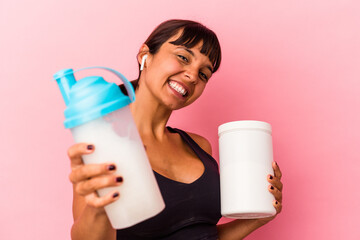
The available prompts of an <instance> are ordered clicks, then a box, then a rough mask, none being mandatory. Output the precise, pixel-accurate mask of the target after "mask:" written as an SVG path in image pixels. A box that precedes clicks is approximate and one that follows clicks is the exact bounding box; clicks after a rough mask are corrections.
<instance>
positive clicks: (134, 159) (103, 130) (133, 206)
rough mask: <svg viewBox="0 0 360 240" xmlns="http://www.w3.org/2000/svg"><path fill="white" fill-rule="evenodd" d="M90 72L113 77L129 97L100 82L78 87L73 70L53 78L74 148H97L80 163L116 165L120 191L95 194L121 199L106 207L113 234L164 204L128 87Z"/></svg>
mask: <svg viewBox="0 0 360 240" xmlns="http://www.w3.org/2000/svg"><path fill="white" fill-rule="evenodd" d="M93 68H102V69H105V70H108V71H110V72H112V73H114V74H115V75H117V76H118V77H119V78H120V79H121V80H122V82H123V83H124V85H125V87H126V90H127V92H128V95H129V96H125V95H124V94H123V93H122V92H121V90H120V88H119V87H118V86H117V85H116V84H115V83H109V82H107V81H105V80H104V79H103V78H102V77H99V76H90V77H85V78H82V79H80V80H78V81H76V80H75V77H74V71H73V70H72V69H64V70H61V71H59V72H57V73H56V74H55V75H54V78H55V80H56V81H57V83H58V85H59V88H60V91H61V93H62V96H63V98H64V100H65V104H66V110H65V122H64V125H65V128H69V129H70V130H71V133H72V135H73V138H74V139H75V142H77V143H79V142H88V143H93V144H94V145H95V151H94V152H93V153H92V154H89V155H83V161H84V163H85V164H97V163H105V162H114V163H115V164H116V166H117V169H116V173H115V174H117V175H120V176H123V178H124V182H123V184H122V185H121V186H117V187H109V188H104V189H100V190H98V194H99V196H104V195H106V194H107V193H109V192H110V191H113V190H114V189H117V190H118V191H119V193H120V198H119V199H118V200H116V201H115V202H113V203H111V204H109V205H107V206H105V211H106V214H107V215H108V218H109V220H110V222H111V225H112V226H113V228H115V229H122V228H127V227H130V226H132V225H134V224H136V223H139V222H141V221H143V220H145V219H148V218H150V217H153V216H155V215H156V214H158V213H160V212H161V211H162V210H163V209H164V208H165V204H164V201H163V199H162V196H161V193H160V190H159V187H158V185H157V182H156V179H155V176H154V173H153V171H152V169H151V166H150V163H149V161H148V158H147V155H146V152H145V149H144V146H143V143H142V141H141V138H140V135H139V133H138V131H137V128H136V125H135V123H134V120H133V118H132V114H131V112H130V108H129V104H130V103H131V102H133V101H134V100H135V93H134V89H133V87H132V85H131V84H130V82H129V81H128V80H127V79H126V78H125V77H124V76H123V75H122V74H121V73H119V72H117V71H115V70H113V69H110V68H104V67H93ZM85 69H89V68H85ZM80 70H84V69H80ZM80 70H78V71H80Z"/></svg>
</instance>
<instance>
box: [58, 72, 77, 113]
mask: <svg viewBox="0 0 360 240" xmlns="http://www.w3.org/2000/svg"><path fill="white" fill-rule="evenodd" d="M54 79H55V80H56V82H57V84H58V86H59V88H60V92H61V94H62V96H63V98H64V101H65V104H66V106H67V105H68V104H69V93H70V89H71V87H72V86H73V85H74V84H75V83H76V80H75V77H74V71H73V70H72V69H70V68H66V69H63V70H60V71H58V72H57V73H55V74H54Z"/></svg>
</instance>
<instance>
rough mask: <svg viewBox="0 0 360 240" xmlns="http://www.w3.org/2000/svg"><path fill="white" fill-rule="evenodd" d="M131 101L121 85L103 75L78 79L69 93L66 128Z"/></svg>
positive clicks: (121, 106) (100, 115)
mask: <svg viewBox="0 0 360 240" xmlns="http://www.w3.org/2000/svg"><path fill="white" fill-rule="evenodd" d="M130 103H131V100H130V97H128V96H125V95H124V94H123V93H122V92H121V90H120V88H119V86H117V85H116V84H115V83H109V82H107V81H105V80H104V79H103V78H102V77H99V76H91V77H85V78H83V79H80V80H79V81H77V83H76V84H74V85H73V86H72V88H71V91H70V93H69V104H68V106H67V108H66V110H65V113H64V114H65V118H66V120H65V122H64V125H65V128H73V127H75V126H78V125H80V124H83V123H86V122H88V121H91V120H94V119H96V118H99V117H102V116H104V115H106V114H108V113H110V112H113V111H115V110H118V109H120V108H123V107H125V106H127V105H129V104H130Z"/></svg>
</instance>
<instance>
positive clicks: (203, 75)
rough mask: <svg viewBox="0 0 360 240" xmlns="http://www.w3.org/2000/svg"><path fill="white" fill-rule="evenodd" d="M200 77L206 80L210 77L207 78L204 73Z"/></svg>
mask: <svg viewBox="0 0 360 240" xmlns="http://www.w3.org/2000/svg"><path fill="white" fill-rule="evenodd" d="M200 76H201V77H202V78H203V79H204V80H206V81H207V80H208V77H207V76H206V74H205V73H202V72H200Z"/></svg>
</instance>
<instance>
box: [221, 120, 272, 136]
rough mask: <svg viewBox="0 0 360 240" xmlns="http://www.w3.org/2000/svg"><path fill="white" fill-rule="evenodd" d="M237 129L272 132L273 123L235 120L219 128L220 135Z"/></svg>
mask: <svg viewBox="0 0 360 240" xmlns="http://www.w3.org/2000/svg"><path fill="white" fill-rule="evenodd" d="M237 130H262V131H266V132H268V133H269V134H271V132H272V129H271V125H270V124H269V123H267V122H262V121H255V120H243V121H234V122H228V123H224V124H221V125H220V126H219V128H218V135H219V137H220V135H221V134H223V133H225V132H229V131H237Z"/></svg>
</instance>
